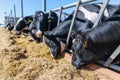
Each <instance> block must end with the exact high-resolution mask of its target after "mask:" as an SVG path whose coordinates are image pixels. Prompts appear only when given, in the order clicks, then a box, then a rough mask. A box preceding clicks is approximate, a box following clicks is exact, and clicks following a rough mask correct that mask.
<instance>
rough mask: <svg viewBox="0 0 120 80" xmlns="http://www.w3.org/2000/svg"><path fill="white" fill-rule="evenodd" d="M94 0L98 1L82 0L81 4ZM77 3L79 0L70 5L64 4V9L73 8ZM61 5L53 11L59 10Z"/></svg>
mask: <svg viewBox="0 0 120 80" xmlns="http://www.w3.org/2000/svg"><path fill="white" fill-rule="evenodd" d="M93 1H97V0H81V4H84V3H88V2H93ZM76 4H77V2H75V3H72V4H68V5H65V6H62V7H63V9H68V8H71V7H75V6H76ZM59 9H60V7H59V8H56V9H52V11H59Z"/></svg>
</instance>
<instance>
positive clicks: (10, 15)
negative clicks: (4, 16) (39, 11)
mask: <svg viewBox="0 0 120 80" xmlns="http://www.w3.org/2000/svg"><path fill="white" fill-rule="evenodd" d="M10 17H11V18H12V10H10Z"/></svg>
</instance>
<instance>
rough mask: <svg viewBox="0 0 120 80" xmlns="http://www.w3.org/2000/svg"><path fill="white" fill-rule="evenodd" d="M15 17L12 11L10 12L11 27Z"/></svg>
mask: <svg viewBox="0 0 120 80" xmlns="http://www.w3.org/2000/svg"><path fill="white" fill-rule="evenodd" d="M12 19H13V17H12V10H10V25H12V22H13V20H12Z"/></svg>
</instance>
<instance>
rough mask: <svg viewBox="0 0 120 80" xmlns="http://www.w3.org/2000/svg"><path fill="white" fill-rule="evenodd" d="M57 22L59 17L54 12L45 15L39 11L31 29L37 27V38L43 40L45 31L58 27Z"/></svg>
mask: <svg viewBox="0 0 120 80" xmlns="http://www.w3.org/2000/svg"><path fill="white" fill-rule="evenodd" d="M57 20H58V16H57V14H56V13H54V12H50V13H44V12H42V11H37V12H36V13H35V17H34V20H33V23H32V24H31V28H32V27H36V29H37V32H36V33H35V34H36V36H37V37H39V38H41V37H42V35H43V33H44V32H45V31H50V30H52V29H53V28H55V27H56V26H57ZM33 32H34V31H33Z"/></svg>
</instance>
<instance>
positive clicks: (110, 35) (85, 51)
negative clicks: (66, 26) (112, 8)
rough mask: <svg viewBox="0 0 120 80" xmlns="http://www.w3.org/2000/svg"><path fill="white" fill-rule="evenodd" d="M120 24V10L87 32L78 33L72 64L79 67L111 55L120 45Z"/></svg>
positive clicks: (74, 44) (73, 49) (73, 48)
mask: <svg viewBox="0 0 120 80" xmlns="http://www.w3.org/2000/svg"><path fill="white" fill-rule="evenodd" d="M119 24H120V12H119V14H116V15H114V16H112V17H111V18H109V19H108V20H106V21H104V22H102V23H100V24H99V25H97V26H96V27H95V28H93V29H91V30H90V31H88V32H86V33H81V32H79V33H77V34H76V35H75V39H74V42H73V45H72V51H73V57H72V64H73V65H74V66H75V67H76V68H79V67H81V66H83V65H85V64H88V63H91V62H97V61H98V60H100V59H102V58H104V57H106V56H107V57H108V56H110V55H111V53H112V52H113V51H114V50H115V49H116V48H117V47H118V45H120V25H119ZM119 61H120V60H119Z"/></svg>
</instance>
